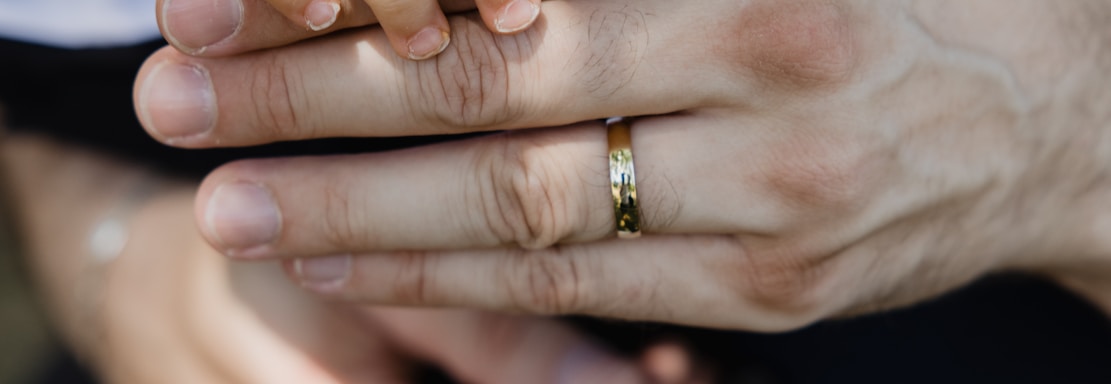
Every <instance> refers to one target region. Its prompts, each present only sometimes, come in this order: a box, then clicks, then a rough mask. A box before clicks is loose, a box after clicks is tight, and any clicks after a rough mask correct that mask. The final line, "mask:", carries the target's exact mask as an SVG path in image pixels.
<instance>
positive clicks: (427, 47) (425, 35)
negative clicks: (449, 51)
mask: <svg viewBox="0 0 1111 384" xmlns="http://www.w3.org/2000/svg"><path fill="white" fill-rule="evenodd" d="M450 40H451V37H450V36H449V35H448V33H447V31H443V30H440V29H439V28H436V27H427V28H425V29H422V30H420V32H417V34H416V35H413V37H412V38H410V39H409V58H410V59H413V60H424V59H427V58H429V57H432V56H435V55H436V54H437V53H440V52H443V50H444V48H447V44H448V42H449V41H450Z"/></svg>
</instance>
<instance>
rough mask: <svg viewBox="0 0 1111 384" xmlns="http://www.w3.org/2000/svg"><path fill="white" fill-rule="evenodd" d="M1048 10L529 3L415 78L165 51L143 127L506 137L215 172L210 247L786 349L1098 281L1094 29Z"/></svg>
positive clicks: (322, 48) (1101, 211) (143, 100)
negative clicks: (518, 20)
mask: <svg viewBox="0 0 1111 384" xmlns="http://www.w3.org/2000/svg"><path fill="white" fill-rule="evenodd" d="M1054 4H1055V5H1050V4H1048V3H1044V2H1023V3H1021V4H1014V3H1011V2H1006V3H1004V2H1001V1H1000V2H992V1H983V2H978V3H976V4H974V5H968V4H965V2H958V1H945V2H914V3H886V2H884V3H878V2H857V1H837V2H828V1H805V0H798V1H789V2H783V1H771V0H767V1H749V2H736V1H727V0H721V1H712V2H698V3H692V2H686V3H684V2H672V1H662V0H659V1H641V2H636V3H635V4H628V3H625V2H622V1H619V0H609V1H567V2H550V3H544V14H545V18H544V19H542V20H541V23H538V24H537V25H536V26H534V27H533V28H531V29H529V30H528V31H526V32H525V33H522V34H518V35H514V36H497V35H493V34H490V33H489V32H487V31H486V30H485V28H482V26H481V25H480V24H478V22H477V21H474V20H470V19H464V18H455V19H452V28H453V31H455V36H456V39H455V40H454V41H455V43H454V44H453V45H452V46H453V47H454V48H453V49H448V51H446V52H445V53H444V54H442V55H441V56H438V57H437V58H436V59H435V60H434V61H428V62H421V63H411V62H403V61H399V60H396V59H394V58H392V57H390V56H388V55H385V54H383V53H382V52H383V51H385V49H384V48H385V47H388V45H389V44H388V41H387V40H386V39H385V37H384V35H382V34H381V33H380V32H379V33H367V34H358V35H354V34H341V35H336V36H334V37H331V38H328V39H325V40H320V41H318V42H312V43H306V44H298V45H293V46H289V47H286V48H281V49H277V50H272V51H267V52H262V53H257V54H253V55H247V56H239V57H233V58H226V59H201V58H192V57H184V56H182V55H180V54H177V53H176V52H172V51H163V52H160V53H159V54H156V55H155V56H154V57H152V59H151V60H150V61H149V62H148V63H147V64H146V65H145V66H144V68H143V70H142V72H141V73H140V77H139V81H138V83H137V85H136V92H137V93H136V94H137V108H138V111H139V113H140V116H141V118H142V120H143V123H144V125H145V126H146V128H147V129H148V130H149V131H150V132H151V134H152V135H153V136H154V137H156V138H158V139H160V140H162V141H164V142H166V143H169V144H172V145H176V146H180V147H187V148H204V147H214V146H235V145H253V144H259V143H266V142H272V141H279V140H299V139H306V138H315V137H340V136H395V135H421V134H443V133H462V132H475V131H487V130H510V131H509V132H504V133H498V134H493V135H488V136H484V137H479V138H475V139H470V140H466V141H457V142H451V143H446V144H439V145H433V146H427V147H421V148H414V149H410V150H405V151H398V152H392V153H379V154H364V155H354V156H333V157H317V158H290V159H275V160H252V161H245V162H238V163H235V164H231V165H229V166H227V167H224V168H222V169H220V170H218V171H216V172H214V173H213V174H211V175H210V176H209V177H208V178H207V180H206V181H205V183H204V184H203V186H202V188H201V191H200V193H199V195H198V200H197V203H198V204H197V211H196V218H197V221H198V223H199V224H200V226H201V229H202V232H203V233H204V235H205V237H206V238H207V239H208V240H209V241H210V242H211V243H212V244H213V245H215V246H216V247H217V248H219V249H220V250H222V251H224V252H225V253H226V254H229V255H232V256H234V257H239V258H254V259H261V258H276V257H304V256H316V255H340V256H331V257H325V258H316V259H306V260H305V261H302V262H300V263H301V265H300V268H295V269H297V270H300V271H302V272H306V271H328V272H329V273H315V272H314V273H302V274H301V276H300V277H301V279H302V283H303V284H305V285H306V286H309V287H310V288H313V289H315V290H316V291H317V292H320V293H322V294H325V295H328V296H331V297H335V298H345V299H349V300H354V301H361V302H367V303H389V304H407V305H437V306H440V305H442V306H467V307H478V308H488V309H498V310H519V311H526V312H532V313H586V314H593V315H601V316H611V317H619V318H630V319H644V320H660V321H668V322H677V323H685V324H694V325H703V326H714V327H729V328H747V329H757V330H782V329H791V328H796V327H799V326H802V325H804V324H808V323H810V322H813V321H816V320H818V319H823V318H827V317H831V316H839V315H846V314H853V313H859V312H863V311H871V310H876V309H879V308H888V307H892V306H897V305H904V304H907V303H911V302H914V301H917V300H921V299H922V298H925V297H929V296H931V295H935V294H937V293H939V292H942V291H945V290H947V289H951V288H953V287H955V286H958V285H960V284H963V283H965V282H967V281H969V280H970V279H973V278H976V277H977V276H980V275H983V274H985V273H989V272H992V271H998V270H1002V269H1024V270H1030V271H1036V272H1049V273H1054V274H1057V275H1058V276H1066V275H1067V276H1070V277H1075V276H1079V275H1080V274H1079V273H1077V271H1084V273H1087V274H1088V275H1090V276H1097V277H1100V276H1102V277H1103V278H1106V277H1107V276H1109V275H1108V273H1111V272H1108V271H1109V270H1108V269H1107V265H1108V264H1107V261H1108V260H1107V258H1108V257H1109V255H1111V244H1109V242H1108V240H1107V239H1108V238H1111V237H1108V236H1106V235H1105V234H1106V233H1108V231H1109V227H1111V224H1108V223H1111V212H1108V208H1107V205H1106V204H1104V203H1102V201H1104V200H1105V197H1104V196H1107V194H1108V193H1111V178H1108V177H1106V175H1107V174H1108V172H1109V170H1108V167H1109V164H1111V162H1109V161H1108V160H1107V159H1108V158H1111V135H1107V134H1106V130H1107V129H1108V128H1111V127H1109V121H1111V118H1109V117H1108V116H1109V114H1111V113H1109V107H1108V105H1111V102H1109V101H1108V100H1111V94H1109V93H1108V91H1107V90H1106V87H1104V86H1103V85H1102V84H1105V83H1106V79H1107V75H1106V74H1107V73H1111V72H1109V71H1111V69H1108V68H1105V67H1107V63H1108V62H1111V60H1108V55H1109V52H1108V49H1106V48H1105V47H1107V42H1108V39H1109V38H1108V37H1107V36H1106V34H1103V33H1100V32H1099V31H1103V30H1104V29H1105V28H1103V26H1102V24H1101V22H1099V20H1102V19H1101V18H1103V17H1111V10H1109V9H1108V8H1109V7H1108V6H1106V5H1104V4H1102V3H1098V4H1097V3H1083V4H1081V3H1075V4H1074V3H1070V4H1071V5H1067V6H1065V5H1060V4H1056V3H1054ZM1001 8H1003V9H1005V12H1003V11H1001ZM1064 41H1068V42H1076V43H1075V44H1062V43H1061V42H1064ZM1015 42H1021V44H1016V43H1015ZM321 58H328V60H321ZM174 76H178V77H174ZM181 79H189V81H194V82H195V83H190V84H189V85H190V86H192V88H186V87H185V86H184V85H185V83H184V80H181ZM360 84H361V85H360ZM186 92H192V93H186ZM184 94H190V95H197V97H194V98H189V99H186V98H178V96H173V97H171V96H167V95H184ZM615 115H624V116H644V117H642V118H640V119H637V120H636V121H635V122H634V123H633V126H634V128H633V149H634V153H635V156H636V165H637V171H638V172H637V173H638V178H639V181H638V189H639V193H640V195H641V202H642V205H641V210H642V211H641V213H642V216H643V217H644V219H645V221H644V222H643V227H644V229H645V230H646V231H647V233H648V234H649V235H648V236H646V237H645V238H642V239H639V240H635V241H616V240H610V239H611V238H612V237H613V228H614V219H613V215H612V209H611V206H610V204H611V202H610V196H609V195H610V191H609V188H608V186H607V183H608V179H607V177H606V175H607V164H606V160H605V156H606V148H607V147H606V139H605V132H604V131H603V130H602V128H601V123H599V122H586V123H576V122H580V121H589V120H591V119H597V118H601V117H606V116H615ZM565 124H571V125H569V126H565V127H561V128H553V129H535V130H514V129H517V128H527V127H547V126H561V125H565ZM553 245H558V246H555V247H552V246H553ZM351 253H354V256H348V255H350V254H351ZM318 267H326V268H319V269H318Z"/></svg>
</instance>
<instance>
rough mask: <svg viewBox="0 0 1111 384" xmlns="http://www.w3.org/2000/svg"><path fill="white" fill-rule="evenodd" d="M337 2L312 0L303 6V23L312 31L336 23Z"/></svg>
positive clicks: (320, 29) (323, 28)
mask: <svg viewBox="0 0 1111 384" xmlns="http://www.w3.org/2000/svg"><path fill="white" fill-rule="evenodd" d="M339 9H340V8H339V3H333V2H330V1H314V2H312V3H311V4H309V6H308V7H306V8H305V24H307V25H308V26H309V29H311V30H313V31H322V30H325V29H328V27H331V26H332V24H335V23H336V18H338V17H339Z"/></svg>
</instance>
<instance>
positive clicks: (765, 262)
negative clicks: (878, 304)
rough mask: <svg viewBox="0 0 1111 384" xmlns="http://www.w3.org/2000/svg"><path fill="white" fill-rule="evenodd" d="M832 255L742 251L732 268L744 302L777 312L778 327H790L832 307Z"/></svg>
mask: <svg viewBox="0 0 1111 384" xmlns="http://www.w3.org/2000/svg"><path fill="white" fill-rule="evenodd" d="M828 260H829V257H827V256H823V255H820V254H812V253H801V252H795V253H792V252H791V251H782V250H777V251H770V252H746V251H742V252H740V254H739V255H738V257H737V258H736V259H735V262H734V263H733V265H731V267H730V268H725V269H723V272H725V273H728V274H729V275H731V278H730V280H728V281H733V282H735V286H734V290H735V291H736V292H738V294H739V295H740V298H741V299H742V300H743V301H747V302H751V303H754V304H755V305H757V306H758V307H759V308H762V309H764V310H767V311H769V312H770V313H774V314H776V315H778V317H779V318H780V319H781V320H782V321H780V322H778V323H777V324H776V325H775V327H777V328H779V329H777V330H789V329H795V328H798V327H802V326H805V325H808V324H811V323H813V322H815V321H817V320H819V319H821V318H822V317H823V316H824V315H825V314H826V313H827V312H828V310H829V308H827V307H828V306H829V305H830V303H831V301H830V300H829V295H830V292H829V291H828V290H826V289H823V287H824V286H825V285H826V284H825V283H826V280H827V279H828V276H829V273H828V272H827V270H828V263H827V261H828Z"/></svg>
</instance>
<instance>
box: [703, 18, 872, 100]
mask: <svg viewBox="0 0 1111 384" xmlns="http://www.w3.org/2000/svg"><path fill="white" fill-rule="evenodd" d="M739 13H740V17H738V18H736V19H733V20H730V21H729V23H732V25H731V26H730V27H729V28H723V29H722V30H723V31H727V32H725V33H729V34H730V35H731V36H740V38H739V39H733V38H731V39H728V40H726V41H731V42H733V43H731V44H734V45H733V46H732V47H729V48H730V49H728V51H731V52H735V56H734V57H737V58H738V59H739V60H738V61H739V62H740V63H741V64H742V68H744V69H746V70H748V71H751V73H750V74H751V75H753V76H756V77H757V78H759V79H761V80H763V81H768V82H770V83H773V84H778V85H787V86H793V87H813V86H821V85H826V84H831V83H840V82H843V81H845V80H847V79H848V78H849V75H850V74H851V72H852V71H853V69H854V67H856V62H857V58H856V56H857V54H856V44H855V39H854V37H853V29H852V25H853V20H852V16H851V15H850V14H849V11H848V9H846V6H845V5H844V4H841V3H839V2H833V1H828V0H791V1H779V0H761V1H753V2H751V3H749V4H748V5H746V6H745V7H744V8H743V9H741V10H739Z"/></svg>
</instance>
